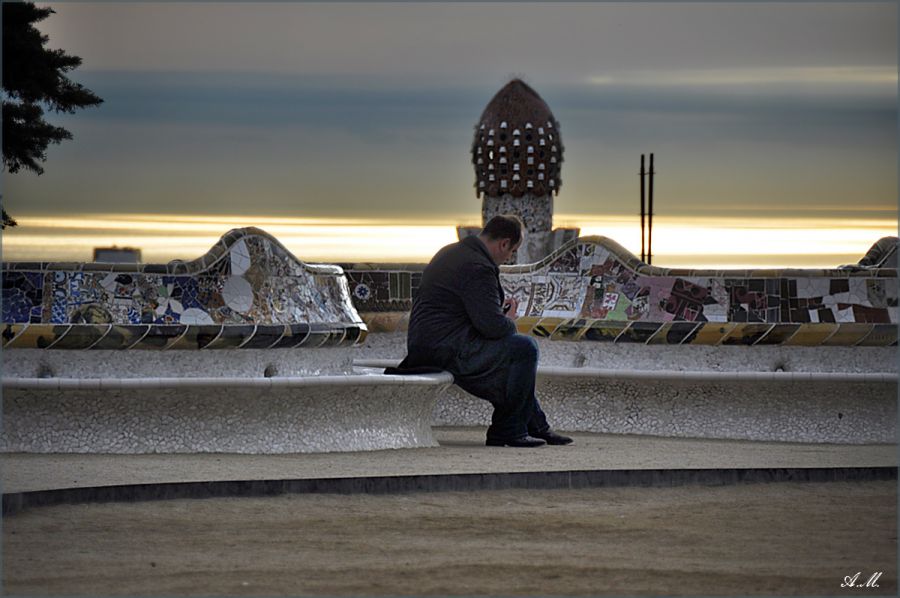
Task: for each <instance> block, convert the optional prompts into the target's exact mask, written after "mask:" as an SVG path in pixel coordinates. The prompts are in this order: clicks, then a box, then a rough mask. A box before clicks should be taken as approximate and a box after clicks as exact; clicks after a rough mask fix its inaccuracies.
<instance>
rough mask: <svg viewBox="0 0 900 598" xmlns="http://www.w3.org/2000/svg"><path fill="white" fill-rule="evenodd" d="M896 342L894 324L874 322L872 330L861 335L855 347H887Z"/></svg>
mask: <svg viewBox="0 0 900 598" xmlns="http://www.w3.org/2000/svg"><path fill="white" fill-rule="evenodd" d="M896 342H897V325H896V324H875V326H873V327H872V332H870V333H869V334H868V335H866V336H865V337H863V339H862V340H861V341H859V342H858V343H857V344H856V346H857V347H887V346H890V345H893V344H896Z"/></svg>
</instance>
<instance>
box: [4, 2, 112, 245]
mask: <svg viewBox="0 0 900 598" xmlns="http://www.w3.org/2000/svg"><path fill="white" fill-rule="evenodd" d="M51 14H54V11H53V10H52V9H50V8H38V7H36V6H35V5H34V4H33V3H31V2H3V168H4V170H6V171H8V172H10V173H14V172H18V171H19V170H21V169H23V168H24V169H26V170H31V171H33V172H35V173H37V174H41V173H43V172H44V169H43V168H42V167H41V162H44V161H45V160H46V159H47V146H48V145H49V144H51V143H60V142H61V141H62V140H63V139H71V138H72V134H71V133H70V132H69V131H67V130H66V129H64V128H62V127H55V126H53V125H51V124H50V123H48V122H47V121H46V120H44V118H43V117H44V107H47V108H48V109H49V110H53V111H54V112H57V113H59V112H67V113H70V114H71V113H74V112H75V110H76V109H78V108H86V107H88V106H96V105H98V104H100V103H102V102H103V100H102V99H100V98H99V97H98V96H96V95H95V94H94V93H93V92H92V91H91V90H89V89H87V88H85V87H83V86H82V85H79V84H78V83H75V82H73V81H72V80H71V79H69V78H68V77H67V76H66V73H68V72H69V71H71V70H73V69H75V68H77V67H78V66H79V65H81V58H79V57H78V56H71V55H69V54H66V53H65V51H63V50H50V49H48V48H45V47H44V45H45V44H46V43H47V42H48V41H49V38H48V37H47V36H46V35H42V34H41V32H40V31H38V30H37V28H36V27H35V26H34V23H37V22H39V21H43V20H44V19H46V18H47V17H49V16H50V15H51ZM2 212H3V214H2V217H3V228H6V227H7V226H15V225H16V221H15V220H13V219H12V218H10V217H9V215H8V214H7V213H6V210H5V209H4V210H2Z"/></svg>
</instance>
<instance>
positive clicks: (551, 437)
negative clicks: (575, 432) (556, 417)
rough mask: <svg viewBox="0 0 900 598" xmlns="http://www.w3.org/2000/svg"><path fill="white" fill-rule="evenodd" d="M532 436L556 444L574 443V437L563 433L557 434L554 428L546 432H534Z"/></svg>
mask: <svg viewBox="0 0 900 598" xmlns="http://www.w3.org/2000/svg"><path fill="white" fill-rule="evenodd" d="M531 436H533V437H534V438H540V439H541V440H545V441H546V442H547V444H555V445H563V444H572V439H571V438H569V437H568V436H563V435H562V434H557V433H556V432H554V431H553V430H547V431H546V432H540V433H537V434H535V433H532V434H531Z"/></svg>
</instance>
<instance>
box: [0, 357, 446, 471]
mask: <svg viewBox="0 0 900 598" xmlns="http://www.w3.org/2000/svg"><path fill="white" fill-rule="evenodd" d="M241 353H242V355H241V356H242V357H246V356H247V352H246V351H242V352H241ZM119 354H120V355H121V353H119ZM92 357H100V356H97V355H93V356H92ZM452 381H453V377H452V376H451V375H450V374H447V373H441V374H428V375H416V376H386V375H383V374H371V373H362V372H359V373H352V374H351V373H345V374H336V373H331V374H328V373H326V374H322V373H321V372H316V373H309V374H307V375H288V376H284V377H278V376H275V377H263V376H258V377H247V376H245V377H239V376H222V377H210V376H202V377H201V376H186V377H128V378H122V377H109V376H104V377H93V378H85V377H80V378H79V377H50V378H36V377H20V376H4V378H3V426H4V428H3V435H2V437H0V450H2V451H3V452H38V453H132V454H134V453H253V454H270V453H308V452H331V451H363V450H377V449H389V448H413V447H428V446H436V445H437V443H436V442H435V440H434V438H433V436H432V433H431V416H432V412H433V410H434V408H435V405H436V403H437V399H438V396H439V395H440V394H441V393H442V392H443V391H444V390H446V389H447V387H448V386H449V385H450V384H451V383H452Z"/></svg>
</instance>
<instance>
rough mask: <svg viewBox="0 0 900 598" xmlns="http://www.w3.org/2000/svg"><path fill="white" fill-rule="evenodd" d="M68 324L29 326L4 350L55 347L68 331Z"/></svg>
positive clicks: (24, 327) (6, 345) (8, 343)
mask: <svg viewBox="0 0 900 598" xmlns="http://www.w3.org/2000/svg"><path fill="white" fill-rule="evenodd" d="M69 328H70V325H68V324H61V325H56V324H28V325H24V326H23V329H22V330H21V331H20V332H19V333H18V334H17V335H16V336H15V337H14V338H13V339H12V340H10V341H9V342H7V343H6V344H5V345H3V348H4V349H46V348H48V347H51V346H53V344H54V343H56V341H58V340H59V339H60V338H62V337H63V336H64V335H65V334H66V333H67V332H68V331H69Z"/></svg>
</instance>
